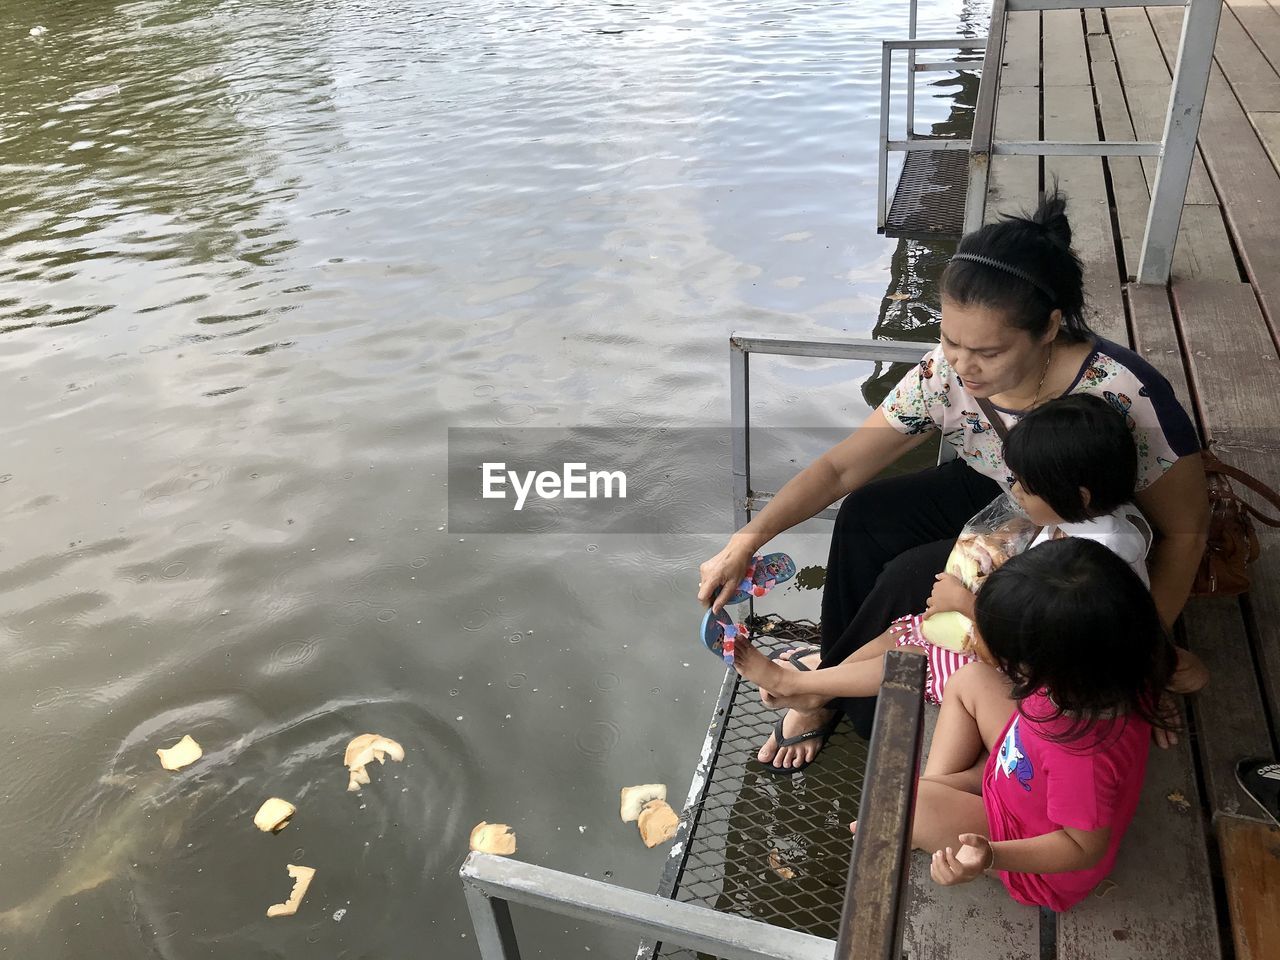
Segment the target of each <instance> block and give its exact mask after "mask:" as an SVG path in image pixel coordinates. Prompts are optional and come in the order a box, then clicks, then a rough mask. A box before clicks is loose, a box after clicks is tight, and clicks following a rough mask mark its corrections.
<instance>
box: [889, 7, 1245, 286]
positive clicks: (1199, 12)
mask: <svg viewBox="0 0 1280 960" xmlns="http://www.w3.org/2000/svg"><path fill="white" fill-rule="evenodd" d="M1164 6H1181V7H1184V9H1185V12H1184V14H1183V18H1182V33H1181V36H1180V37H1179V40H1178V55H1177V60H1176V62H1175V64H1174V69H1173V83H1172V86H1171V88H1170V93H1169V108H1168V110H1167V112H1166V114H1165V124H1164V133H1163V136H1162V137H1161V139H1160V140H1159V141H1133V140H1125V141H1114V140H1085V141H1068V140H996V139H995V123H996V113H997V110H998V100H999V88H1000V70H1001V67H1002V66H1003V64H1004V59H1005V22H1006V21H1005V17H1006V16H1007V14H1009V13H1017V12H1022V11H1044V10H1082V9H1086V8H1108V7H1164ZM1221 13H1222V0H994V2H993V3H992V5H991V26H990V29H989V30H988V32H987V37H986V44H985V55H984V57H983V61H982V79H981V82H980V84H979V87H978V102H977V105H976V107H975V109H974V117H973V134H972V136H971V137H970V139H969V140H929V139H921V138H918V137H916V136H915V135H914V131H913V127H914V120H915V118H914V87H915V73H916V71H917V70H919V69H922V68H924V67H929V68H933V67H937V68H938V69H955V68H957V67H960V66H963V65H965V64H964V62H962V61H957V60H950V61H943V62H940V63H937V64H933V63H930V64H917V63H915V60H914V56H915V51H917V50H921V49H959V50H963V49H969V48H970V45H971V44H973V43H974V41H972V40H968V41H966V40H959V39H955V38H952V39H949V40H917V39H914V38H913V39H910V40H886V41H884V43H883V49H882V53H881V77H880V103H881V114H880V156H879V181H878V185H877V186H878V191H877V197H876V209H877V225H878V226H879V227H880V228H881V229H883V228H884V225H885V221H886V218H887V214H888V210H887V204H888V191H889V184H888V162H889V154H890V153H892V152H902V151H907V150H911V151H916V150H967V151H968V152H969V183H968V191H967V193H966V196H965V215H964V232H965V233H970V232H972V231H974V230H977V229H978V228H979V227H981V226H982V224H983V223H984V222H985V220H986V212H987V188H988V185H989V181H990V176H991V158H992V157H993V156H1002V155H1018V156H1039V157H1047V156H1079V157H1113V156H1128V157H1135V156H1136V157H1151V156H1153V157H1158V158H1159V160H1158V163H1157V165H1156V176H1155V184H1154V186H1153V188H1152V190H1151V204H1150V206H1149V207H1148V209H1147V223H1146V230H1145V233H1144V236H1143V240H1142V253H1141V256H1140V259H1139V261H1138V282H1139V283H1161V284H1163V283H1167V282H1168V280H1169V272H1170V269H1171V267H1172V264H1173V248H1174V244H1175V242H1176V241H1177V236H1178V225H1179V223H1180V222H1181V219H1182V206H1183V203H1184V201H1185V199H1186V195H1187V183H1188V181H1189V179H1190V176H1191V161H1192V158H1193V157H1194V155H1195V149H1196V136H1197V134H1198V133H1199V130H1200V115H1201V113H1202V112H1203V109H1204V99H1205V91H1206V89H1207V88H1208V83H1209V70H1210V66H1211V64H1212V62H1213V50H1214V46H1215V44H1216V42H1217V37H1218V20H1219V17H1220V16H1221ZM911 32H912V34H914V33H915V11H914V6H913V9H912V13H911ZM896 50H907V51H910V53H909V56H908V81H907V82H908V87H907V90H908V119H907V137H906V139H905V140H891V139H890V116H889V92H890V82H891V79H892V71H893V53H894V51H896ZM1026 55H1028V56H1039V53H1038V52H1030V51H1028V52H1027V53H1026ZM1028 199H1030V198H1028Z"/></svg>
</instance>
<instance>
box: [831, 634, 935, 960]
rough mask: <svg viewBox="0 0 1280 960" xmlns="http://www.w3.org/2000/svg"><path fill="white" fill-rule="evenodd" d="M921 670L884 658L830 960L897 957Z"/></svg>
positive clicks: (920, 664)
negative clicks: (846, 880)
mask: <svg viewBox="0 0 1280 960" xmlns="http://www.w3.org/2000/svg"><path fill="white" fill-rule="evenodd" d="M924 667H925V665H924V658H923V657H918V656H915V655H913V654H909V653H903V652H901V651H896V650H894V651H890V652H889V653H887V654H886V655H885V658H884V681H883V682H882V683H881V685H880V695H879V698H878V702H877V704H876V718H875V725H874V726H873V727H872V729H871V743H870V746H869V747H868V750H867V772H866V778H865V781H864V783H865V786H864V787H863V790H862V801H861V802H860V803H859V804H858V835H857V837H856V838H855V839H854V842H853V856H852V858H851V859H850V860H849V880H848V883H847V884H846V887H845V895H844V911H843V913H842V915H841V918H840V935H839V938H838V939H837V940H836V960H891V958H896V957H898V956H899V955H900V954H901V952H902V926H903V911H904V908H905V907H906V903H907V878H908V876H909V874H910V873H911V870H910V866H911V864H910V856H911V825H912V821H913V819H914V817H915V805H916V768H917V767H918V766H919V764H920V741H921V738H922V736H923V734H924Z"/></svg>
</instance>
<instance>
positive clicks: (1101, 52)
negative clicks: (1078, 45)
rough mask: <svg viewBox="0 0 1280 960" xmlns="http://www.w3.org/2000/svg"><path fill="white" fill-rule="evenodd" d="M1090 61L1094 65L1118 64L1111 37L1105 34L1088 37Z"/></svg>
mask: <svg viewBox="0 0 1280 960" xmlns="http://www.w3.org/2000/svg"><path fill="white" fill-rule="evenodd" d="M1087 39H1088V41H1089V59H1090V60H1091V61H1093V62H1094V63H1098V62H1099V61H1102V62H1106V63H1115V62H1116V52H1115V50H1114V49H1113V48H1112V46H1111V37H1110V36H1108V35H1107V34H1105V33H1091V34H1089V36H1088V38H1087Z"/></svg>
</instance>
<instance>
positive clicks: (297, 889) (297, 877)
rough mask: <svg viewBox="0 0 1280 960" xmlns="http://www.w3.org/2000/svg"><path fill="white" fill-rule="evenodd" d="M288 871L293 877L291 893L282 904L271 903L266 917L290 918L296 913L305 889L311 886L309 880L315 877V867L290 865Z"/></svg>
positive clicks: (305, 893) (304, 894)
mask: <svg viewBox="0 0 1280 960" xmlns="http://www.w3.org/2000/svg"><path fill="white" fill-rule="evenodd" d="M288 870H289V876H291V877H293V892H292V893H290V894H289V899H288V900H286V901H285V902H284V903H273V904H272V905H271V906H269V907H267V916H268V917H292V916H293V915H294V914H295V913H297V912H298V906H299V904H301V903H302V898H303V897H305V896H306V895H307V887H309V886H311V879H312V878H313V877H314V876H315V875H316V868H315V867H298V866H294V865H293V864H292V863H291V864H288Z"/></svg>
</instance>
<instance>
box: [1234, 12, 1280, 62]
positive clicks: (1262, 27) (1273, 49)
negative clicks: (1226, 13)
mask: <svg viewBox="0 0 1280 960" xmlns="http://www.w3.org/2000/svg"><path fill="white" fill-rule="evenodd" d="M1226 5H1227V6H1228V7H1230V9H1231V12H1232V13H1233V14H1235V17H1236V19H1237V20H1239V21H1240V26H1242V27H1244V29H1245V31H1246V32H1247V33H1248V34H1249V39H1251V40H1252V41H1253V42H1254V43H1256V44H1257V45H1258V49H1259V50H1261V51H1262V55H1263V56H1264V57H1266V58H1267V60H1268V61H1269V62H1270V64H1271V66H1272V68H1276V67H1280V14H1277V13H1276V11H1275V9H1274V8H1273V7H1272V6H1271V5H1270V4H1269V3H1267V0H1227V4H1226Z"/></svg>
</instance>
